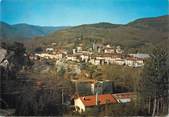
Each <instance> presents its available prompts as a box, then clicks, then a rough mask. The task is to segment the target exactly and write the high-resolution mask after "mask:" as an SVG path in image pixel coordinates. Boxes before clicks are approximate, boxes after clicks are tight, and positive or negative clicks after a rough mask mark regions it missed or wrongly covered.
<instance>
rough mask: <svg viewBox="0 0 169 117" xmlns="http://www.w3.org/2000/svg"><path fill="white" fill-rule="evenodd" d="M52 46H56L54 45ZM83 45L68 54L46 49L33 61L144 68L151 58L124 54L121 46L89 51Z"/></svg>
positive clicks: (35, 56) (144, 55) (99, 47)
mask: <svg viewBox="0 0 169 117" xmlns="http://www.w3.org/2000/svg"><path fill="white" fill-rule="evenodd" d="M51 45H55V43H52V44H51ZM82 46H83V44H79V46H77V47H76V48H73V49H72V52H71V53H68V51H67V50H66V49H55V48H52V47H49V48H46V49H45V51H44V52H41V53H35V55H34V57H32V58H31V59H37V58H39V59H53V60H56V63H57V62H59V61H63V60H64V61H65V62H66V61H74V62H76V63H80V62H85V63H90V64H93V65H103V64H117V65H123V66H129V67H136V68H137V67H142V66H143V65H144V60H145V59H147V58H149V55H148V54H143V53H136V54H124V50H122V49H121V47H120V46H113V47H112V46H110V45H109V44H107V45H103V44H95V43H94V44H93V47H92V48H89V49H88V50H84V49H83V47H82Z"/></svg>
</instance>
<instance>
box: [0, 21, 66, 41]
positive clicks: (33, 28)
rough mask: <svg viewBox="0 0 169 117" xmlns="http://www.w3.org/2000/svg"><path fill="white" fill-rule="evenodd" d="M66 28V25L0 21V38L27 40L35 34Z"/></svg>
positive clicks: (46, 33)
mask: <svg viewBox="0 0 169 117" xmlns="http://www.w3.org/2000/svg"><path fill="white" fill-rule="evenodd" d="M65 28H68V27H66V26H56V27H55V26H38V25H30V24H26V23H20V24H14V25H10V24H8V23H5V22H2V21H1V22H0V39H1V40H3V39H8V40H14V41H17V40H27V39H31V38H32V37H35V36H45V35H48V34H49V33H52V32H54V31H57V30H61V29H65Z"/></svg>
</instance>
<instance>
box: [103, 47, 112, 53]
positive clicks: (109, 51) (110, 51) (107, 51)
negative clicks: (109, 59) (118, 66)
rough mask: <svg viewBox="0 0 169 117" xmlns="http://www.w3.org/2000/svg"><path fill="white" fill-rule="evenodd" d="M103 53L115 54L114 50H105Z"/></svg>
mask: <svg viewBox="0 0 169 117" xmlns="http://www.w3.org/2000/svg"><path fill="white" fill-rule="evenodd" d="M104 53H115V50H114V48H105V49H104Z"/></svg>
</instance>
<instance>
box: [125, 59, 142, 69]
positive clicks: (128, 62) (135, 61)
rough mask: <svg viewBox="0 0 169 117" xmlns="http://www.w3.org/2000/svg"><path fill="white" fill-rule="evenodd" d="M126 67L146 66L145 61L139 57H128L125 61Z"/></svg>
mask: <svg viewBox="0 0 169 117" xmlns="http://www.w3.org/2000/svg"><path fill="white" fill-rule="evenodd" d="M125 65H127V66H130V67H141V66H143V65H144V61H143V59H141V58H137V57H127V58H126V59H125Z"/></svg>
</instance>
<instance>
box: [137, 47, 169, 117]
mask: <svg viewBox="0 0 169 117" xmlns="http://www.w3.org/2000/svg"><path fill="white" fill-rule="evenodd" d="M168 70H169V68H168V65H167V51H166V49H164V48H160V47H156V48H155V49H154V50H153V51H152V54H151V55H150V59H149V60H148V61H147V62H146V64H145V66H144V69H143V74H142V78H141V81H140V89H141V90H140V96H141V99H142V100H143V102H144V103H145V104H144V105H146V107H145V108H148V114H152V116H155V115H159V114H160V113H163V112H164V111H167V107H168V104H166V103H164V102H165V101H168V85H169V82H168V79H169V74H168Z"/></svg>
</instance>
